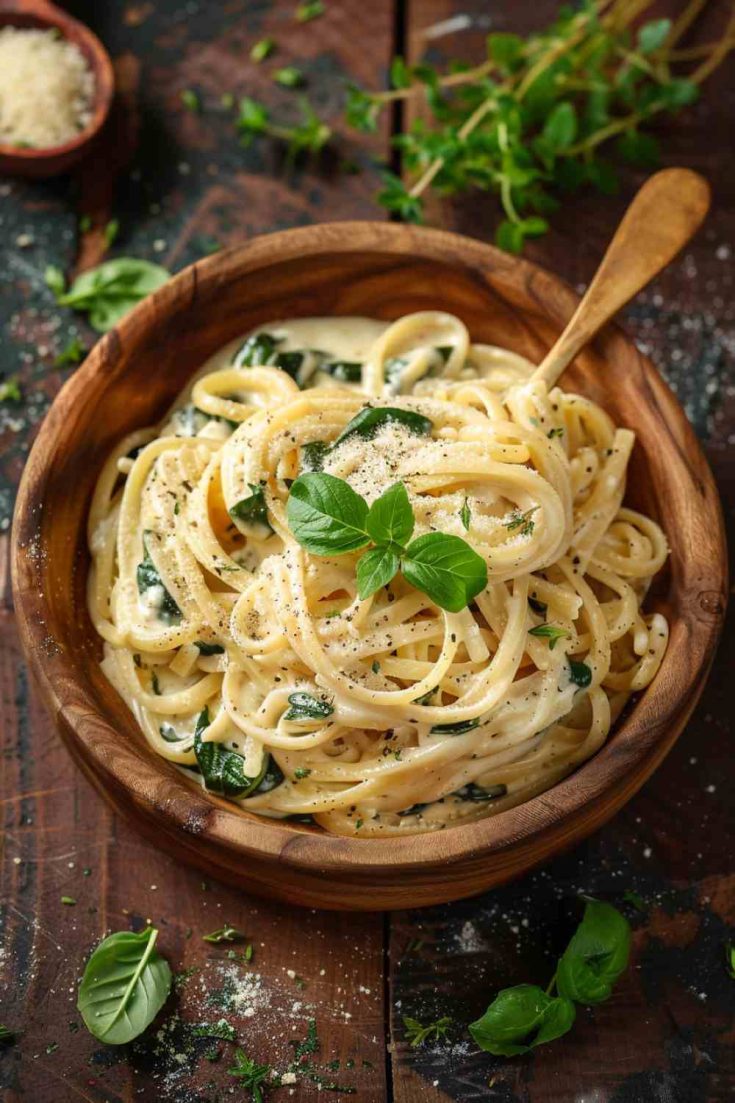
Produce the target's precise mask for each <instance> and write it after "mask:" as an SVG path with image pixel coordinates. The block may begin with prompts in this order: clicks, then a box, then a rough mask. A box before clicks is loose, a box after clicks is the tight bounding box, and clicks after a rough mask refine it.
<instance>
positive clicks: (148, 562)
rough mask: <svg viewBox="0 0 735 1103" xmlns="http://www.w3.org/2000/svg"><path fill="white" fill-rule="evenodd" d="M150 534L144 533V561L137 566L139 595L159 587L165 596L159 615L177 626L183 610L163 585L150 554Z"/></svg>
mask: <svg viewBox="0 0 735 1103" xmlns="http://www.w3.org/2000/svg"><path fill="white" fill-rule="evenodd" d="M147 537H148V533H147V532H144V533H143V553H144V554H143V559H142V562H140V563H139V564H138V566H137V569H136V572H135V580H136V582H137V584H138V593H139V594H144V593H145V591H146V590H150V589H151V587H153V586H159V587H160V589H161V592H162V594H163V596H162V598H161V602H160V604H159V606H158V615H159V617H160V618H161V620H162V621H163V622H164V623H165V624H175V623H177V622H178V621H179V620H181V610H180V609H179V607H178V605H177V604H176V602H175V601H174V599H173V598H172V597H171V594H170V593H169V592H168V590H167V589H166V587H165V586H164V584H163V579H162V578H161V576H160V574H159V573H158V570H157V568H156V565H155V563H154V562H153V560H152V559H151V556H150V552H149V551H148V542H147Z"/></svg>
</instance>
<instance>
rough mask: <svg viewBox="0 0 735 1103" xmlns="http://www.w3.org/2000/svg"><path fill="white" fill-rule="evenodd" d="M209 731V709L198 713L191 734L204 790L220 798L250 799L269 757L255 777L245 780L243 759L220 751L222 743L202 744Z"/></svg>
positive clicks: (234, 754) (263, 772) (232, 753)
mask: <svg viewBox="0 0 735 1103" xmlns="http://www.w3.org/2000/svg"><path fill="white" fill-rule="evenodd" d="M208 727H209V709H208V708H207V707H206V705H205V707H204V708H203V709H202V711H201V712H200V713H199V718H198V720H197V723H196V729H195V731H194V754H195V755H196V760H197V765H198V767H199V769H200V770H201V773H202V778H203V779H204V787H205V789H208V790H209V791H210V793H219V794H220V796H223V797H243V796H250V795H251V794H252V793H253V792H254V791H255V789H257V787H258V785H259V784H260V782H261V781H262V780H263V777H264V775H265V772H266V768H267V766H268V758H269V756H268V755H266V756H265V761H264V763H263V769H262V770H261V772H260V774H258V776H257V777H246V776H245V774H244V773H243V768H242V767H243V762H244V759H243V757H242V755H239V754H236V753H235V751H230V750H228V749H227V747H223V746H222V744H221V743H205V742H204V741H203V740H202V735H203V734H204V732H205V731H206V729H207V728H208Z"/></svg>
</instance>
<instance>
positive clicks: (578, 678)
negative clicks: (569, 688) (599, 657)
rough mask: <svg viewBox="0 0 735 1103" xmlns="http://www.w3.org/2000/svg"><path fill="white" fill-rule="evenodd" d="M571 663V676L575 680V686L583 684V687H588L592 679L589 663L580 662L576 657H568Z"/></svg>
mask: <svg viewBox="0 0 735 1103" xmlns="http://www.w3.org/2000/svg"><path fill="white" fill-rule="evenodd" d="M567 662H568V663H569V678H570V680H571V681H572V682H574V684H575V686H581V688H582V689H586V687H587V686H588V685H589V684H590V682H591V681H592V671H591V670H590V668H589V667H588V666H587V663H578V662H575V660H574V659H567Z"/></svg>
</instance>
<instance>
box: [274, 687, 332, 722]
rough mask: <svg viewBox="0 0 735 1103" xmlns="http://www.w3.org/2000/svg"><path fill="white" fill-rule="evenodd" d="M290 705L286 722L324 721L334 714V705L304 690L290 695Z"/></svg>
mask: <svg viewBox="0 0 735 1103" xmlns="http://www.w3.org/2000/svg"><path fill="white" fill-rule="evenodd" d="M288 703H289V705H290V706H291V707H290V708H288V709H287V710H286V712H284V714H283V719H284V720H324V719H326V717H327V716H331V715H332V713H333V712H334V705H332V704H330V702H329V701H323V700H321V699H320V698H319V697H314V696H313V694H311V693H305V692H304V691H303V690H297V691H296V692H295V693H289V695H288Z"/></svg>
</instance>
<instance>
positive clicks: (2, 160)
mask: <svg viewBox="0 0 735 1103" xmlns="http://www.w3.org/2000/svg"><path fill="white" fill-rule="evenodd" d="M7 26H11V27H24V28H34V29H35V28H38V29H41V30H47V29H49V28H55V29H56V30H58V31H59V33H60V34H61V35H63V37H64V38H66V39H68V41H69V42H73V43H74V44H75V45H76V46H78V47H79V49H80V50H81V52H82V54H83V55H84V57H85V59H86V61H87V64H88V65H89V67H90V69H91V70H92V75H93V77H94V101H93V104H92V118H91V119H90V121H89V123H88V125H87V126H86V127H85V128H84V130H82V131H80V132H79V134H77V135H76V136H75V137H74V138H72V139H71V140H70V141H68V142H65V143H64V144H63V145H60V146H53V147H50V148H48V149H24V148H21V147H18V146H9V145H3V144H0V174H2V175H5V176H56V175H57V174H59V173H61V172H65V171H66V170H67V169H68V168H70V167H71V165H73V164H74V162H75V161H78V160H79V159H80V158H81V157H82V156H83V155H84V154H85V153H86V152H87V151H88V150H89V148H90V146H91V144H92V142H93V141H94V140H95V138H96V137H97V135H98V134H99V132H100V130H101V129H102V127H103V126H104V124H105V120H106V119H107V116H108V114H109V111H110V104H111V103H112V94H113V90H114V86H115V78H114V75H113V71H112V62H111V61H110V57H109V54H108V53H107V51H106V50H105V48H104V46H103V45H102V43H101V42H100V40H99V39H98V38H97V36H96V35H95V34H93V33H92V31H90V29H89V27H85V25H84V23H80V22H79V20H77V19H74V18H73V17H72V16H71V15H67V14H66V12H64V11H62V10H61V8H57V7H56V5H55V4H52V3H50V0H0V28H2V27H7Z"/></svg>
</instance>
